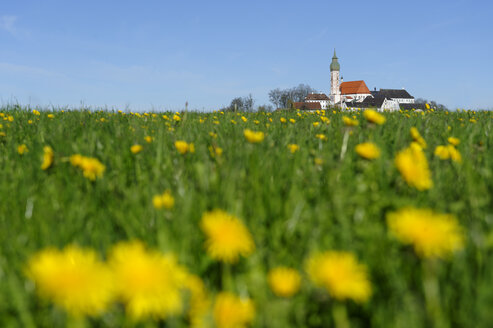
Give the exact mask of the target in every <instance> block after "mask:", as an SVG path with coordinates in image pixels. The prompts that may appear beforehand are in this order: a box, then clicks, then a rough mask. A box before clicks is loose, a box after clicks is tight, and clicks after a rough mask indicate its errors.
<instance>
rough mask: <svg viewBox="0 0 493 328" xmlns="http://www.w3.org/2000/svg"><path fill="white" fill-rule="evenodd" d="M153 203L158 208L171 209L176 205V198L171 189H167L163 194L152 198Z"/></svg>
mask: <svg viewBox="0 0 493 328" xmlns="http://www.w3.org/2000/svg"><path fill="white" fill-rule="evenodd" d="M152 204H153V205H154V207H155V208H157V209H162V208H165V209H168V210H169V209H172V208H173V206H174V205H175V199H174V198H173V195H171V191H169V190H166V191H165V192H164V193H162V194H161V195H155V196H154V197H153V198H152Z"/></svg>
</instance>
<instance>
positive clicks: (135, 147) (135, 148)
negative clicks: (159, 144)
mask: <svg viewBox="0 0 493 328" xmlns="http://www.w3.org/2000/svg"><path fill="white" fill-rule="evenodd" d="M142 149H144V147H142V145H133V146H131V147H130V151H131V152H132V154H138V153H140V152H141V151H142Z"/></svg>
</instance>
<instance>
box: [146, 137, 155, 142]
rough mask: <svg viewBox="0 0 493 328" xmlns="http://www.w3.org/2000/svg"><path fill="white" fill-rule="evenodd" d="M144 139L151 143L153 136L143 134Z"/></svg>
mask: <svg viewBox="0 0 493 328" xmlns="http://www.w3.org/2000/svg"><path fill="white" fill-rule="evenodd" d="M144 140H145V141H146V142H147V143H151V142H152V141H153V140H154V138H153V137H151V136H145V137H144Z"/></svg>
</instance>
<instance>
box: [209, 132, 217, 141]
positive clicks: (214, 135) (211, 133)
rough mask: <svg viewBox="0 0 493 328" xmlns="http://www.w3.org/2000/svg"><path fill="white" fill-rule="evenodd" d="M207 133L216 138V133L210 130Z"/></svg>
mask: <svg viewBox="0 0 493 328" xmlns="http://www.w3.org/2000/svg"><path fill="white" fill-rule="evenodd" d="M209 135H210V136H211V137H212V138H214V139H217V133H215V132H212V131H211V132H209Z"/></svg>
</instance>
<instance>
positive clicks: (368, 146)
mask: <svg viewBox="0 0 493 328" xmlns="http://www.w3.org/2000/svg"><path fill="white" fill-rule="evenodd" d="M355 150H356V153H358V155H360V156H361V157H363V158H366V159H376V158H378V157H380V149H379V148H378V147H377V145H375V144H374V143H373V142H364V143H360V144H359V145H357V146H356V148H355Z"/></svg>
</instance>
